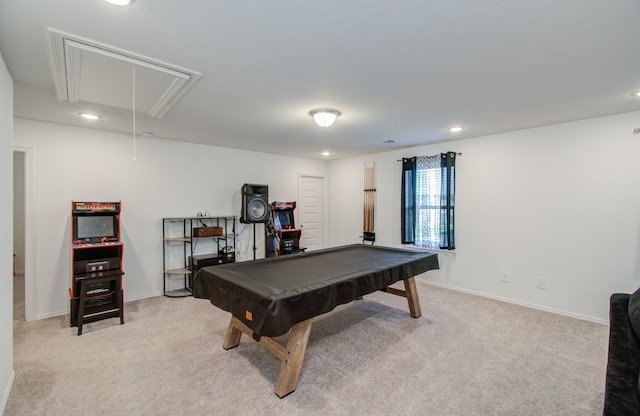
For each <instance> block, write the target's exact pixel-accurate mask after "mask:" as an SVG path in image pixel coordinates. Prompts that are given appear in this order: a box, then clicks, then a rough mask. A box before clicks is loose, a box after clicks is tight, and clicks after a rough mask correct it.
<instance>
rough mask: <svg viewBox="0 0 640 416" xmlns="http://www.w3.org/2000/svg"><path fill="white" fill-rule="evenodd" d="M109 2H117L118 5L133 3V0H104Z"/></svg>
mask: <svg viewBox="0 0 640 416" xmlns="http://www.w3.org/2000/svg"><path fill="white" fill-rule="evenodd" d="M104 1H106V2H107V3H111V4H115V5H116V6H127V5H129V4H131V3H133V0H104Z"/></svg>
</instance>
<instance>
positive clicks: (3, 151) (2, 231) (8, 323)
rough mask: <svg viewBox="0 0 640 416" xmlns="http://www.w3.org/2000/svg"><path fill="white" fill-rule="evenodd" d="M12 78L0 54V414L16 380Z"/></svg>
mask: <svg viewBox="0 0 640 416" xmlns="http://www.w3.org/2000/svg"><path fill="white" fill-rule="evenodd" d="M12 142H13V80H12V79H11V75H10V74H9V71H8V70H7V67H6V65H5V63H4V58H3V57H2V54H0V195H1V197H0V218H2V220H0V235H1V236H3V238H0V394H2V396H1V398H0V400H1V401H0V414H2V413H4V409H5V406H6V404H7V398H8V397H9V392H10V390H11V384H12V383H13V377H14V372H13V269H12V263H13V260H12V258H13V240H12V239H11V238H10V237H9V236H11V235H13V191H12V188H13V184H12V182H11V180H12V179H11V178H12V176H13V143H12Z"/></svg>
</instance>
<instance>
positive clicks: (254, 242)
mask: <svg viewBox="0 0 640 416" xmlns="http://www.w3.org/2000/svg"><path fill="white" fill-rule="evenodd" d="M257 248H258V247H256V223H255V222H254V223H253V259H254V260H255V259H256V249H257Z"/></svg>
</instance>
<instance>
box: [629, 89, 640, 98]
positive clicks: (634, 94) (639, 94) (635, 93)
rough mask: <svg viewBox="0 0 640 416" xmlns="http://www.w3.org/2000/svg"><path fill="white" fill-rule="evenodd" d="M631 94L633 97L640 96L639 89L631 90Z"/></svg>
mask: <svg viewBox="0 0 640 416" xmlns="http://www.w3.org/2000/svg"><path fill="white" fill-rule="evenodd" d="M631 95H632V96H634V97H640V90H638V91H634V92H632V93H631Z"/></svg>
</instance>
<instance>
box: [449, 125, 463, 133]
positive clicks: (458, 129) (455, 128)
mask: <svg viewBox="0 0 640 416" xmlns="http://www.w3.org/2000/svg"><path fill="white" fill-rule="evenodd" d="M449 131H450V132H451V133H460V132H461V131H462V126H453V127H450V128H449Z"/></svg>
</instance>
